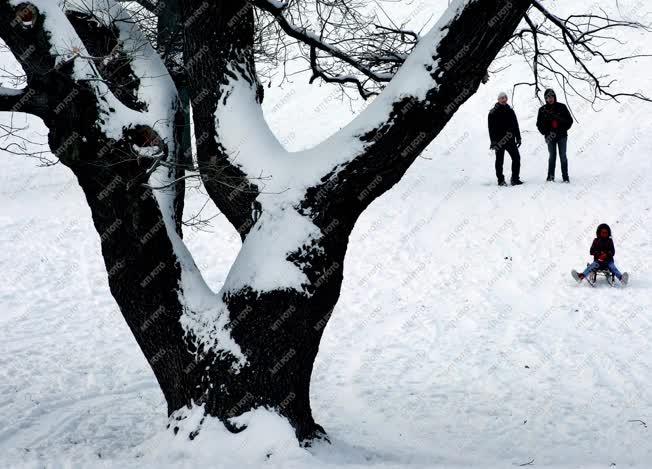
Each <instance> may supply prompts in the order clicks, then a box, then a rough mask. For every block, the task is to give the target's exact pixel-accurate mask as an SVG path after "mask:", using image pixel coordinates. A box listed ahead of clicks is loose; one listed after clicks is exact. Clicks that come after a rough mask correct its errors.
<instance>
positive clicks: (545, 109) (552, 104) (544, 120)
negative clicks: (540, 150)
mask: <svg viewBox="0 0 652 469" xmlns="http://www.w3.org/2000/svg"><path fill="white" fill-rule="evenodd" d="M544 98H545V99H546V104H544V105H543V106H541V108H540V109H539V115H538V117H537V128H538V129H539V132H541V134H542V135H544V136H545V137H546V144H547V145H548V154H549V158H548V178H547V181H554V180H555V164H556V163H557V148H559V159H560V160H561V175H562V178H563V179H564V182H570V179H569V178H568V158H567V156H566V147H567V143H568V130H569V129H570V128H571V127H572V126H573V117H572V116H571V114H570V112H569V110H568V107H566V105H565V104H563V103H559V102H557V95H556V94H555V92H554V90H551V89H547V90H546V92H545V93H544Z"/></svg>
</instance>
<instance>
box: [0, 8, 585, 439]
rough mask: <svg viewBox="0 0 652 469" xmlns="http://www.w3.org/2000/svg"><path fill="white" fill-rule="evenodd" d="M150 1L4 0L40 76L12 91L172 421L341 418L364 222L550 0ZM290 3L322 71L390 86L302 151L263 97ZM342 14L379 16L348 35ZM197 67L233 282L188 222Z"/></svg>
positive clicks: (2, 19) (0, 11)
mask: <svg viewBox="0 0 652 469" xmlns="http://www.w3.org/2000/svg"><path fill="white" fill-rule="evenodd" d="M138 4H139V6H138V7H137V9H138V8H141V9H142V12H140V13H138V12H136V13H135V12H134V9H133V8H132V6H130V5H128V4H127V6H125V5H121V4H116V3H113V1H112V0H98V1H88V2H83V1H82V0H76V1H72V0H71V1H67V2H66V3H65V5H64V6H63V7H61V6H60V5H59V4H58V3H57V2H55V1H48V0H32V2H30V3H18V2H17V1H16V0H0V37H1V38H2V39H3V40H4V41H5V43H6V44H7V45H8V47H9V48H10V49H11V51H12V52H13V54H14V56H15V57H16V58H17V60H18V61H19V62H20V64H21V66H22V67H23V70H24V71H25V75H26V79H25V83H26V84H25V87H24V88H23V89H21V90H19V91H8V90H2V91H1V94H2V97H1V98H0V110H2V111H9V112H11V111H18V110H20V111H22V112H27V113H31V114H34V115H36V116H39V117H40V118H42V119H43V121H44V122H45V124H46V125H47V127H48V128H49V146H50V148H51V149H52V152H53V153H54V154H55V155H56V156H57V158H59V159H60V161H61V162H62V163H63V164H65V165H66V166H68V167H69V168H70V169H71V170H72V171H73V172H74V174H75V175H76V177H77V179H78V181H79V184H80V186H81V188H82V189H83V191H84V193H85V195H86V200H87V202H88V205H89V207H90V209H91V213H92V216H93V222H94V225H95V228H96V230H97V232H98V234H99V236H100V239H101V244H102V255H103V257H104V262H105V265H106V270H107V272H108V278H109V285H110V288H111V293H112V294H113V296H114V298H115V300H116V302H117V303H118V305H119V307H120V309H121V311H122V313H123V315H124V317H125V319H126V321H127V323H128V325H129V327H130V328H131V330H132V332H133V334H134V336H135V338H136V340H137V342H138V344H139V345H140V347H141V349H142V351H143V353H144V355H145V357H146V358H147V360H148V362H149V363H150V365H151V366H152V369H153V370H154V373H155V375H156V377H157V379H158V381H159V384H160V386H161V389H162V391H163V394H164V395H165V398H166V400H167V403H168V412H169V415H170V416H171V419H172V422H174V419H182V418H184V416H185V415H186V413H187V412H188V409H190V408H193V407H197V406H201V407H202V411H203V412H205V413H206V414H207V415H210V416H215V417H218V418H219V419H221V420H222V421H223V422H224V424H225V425H226V426H227V427H228V428H230V429H232V430H234V431H236V430H238V429H237V428H235V426H234V425H233V424H232V423H231V421H230V418H231V417H234V416H236V415H239V414H241V413H243V412H246V411H248V410H250V409H252V408H255V407H258V406H267V407H269V408H273V409H276V411H277V412H279V413H280V414H281V415H283V416H285V417H286V418H287V419H288V420H289V422H290V423H291V424H292V425H293V427H294V428H295V430H296V433H297V437H298V438H299V439H301V440H304V441H310V440H311V439H314V438H318V437H323V436H324V435H325V434H324V431H323V429H322V428H321V427H320V426H319V425H318V424H317V423H315V421H314V420H313V417H312V412H311V409H310V400H309V387H310V376H311V373H312V367H313V362H314V359H315V356H316V354H317V352H318V349H319V343H320V339H321V336H322V333H323V331H324V327H325V326H326V324H327V323H328V320H329V317H330V315H331V313H332V311H333V309H334V307H335V305H336V303H337V300H338V298H339V294H340V288H341V284H342V279H343V265H344V257H345V254H346V249H347V244H348V239H349V235H350V233H351V230H352V229H353V227H354V224H355V222H356V220H357V218H358V217H359V216H360V214H361V213H362V212H363V211H364V210H365V208H366V207H367V206H368V205H369V204H370V203H371V202H372V201H373V200H374V199H376V198H377V197H378V196H380V195H381V194H383V193H384V192H386V191H387V190H389V189H390V188H391V187H392V186H393V185H394V184H396V183H397V182H398V181H399V180H400V179H401V177H402V176H403V174H404V173H405V171H406V170H407V169H408V167H409V166H410V165H411V163H412V162H413V161H414V160H415V159H416V158H417V157H418V156H419V154H420V153H421V152H422V151H423V149H424V148H425V147H426V146H427V145H428V144H429V143H430V142H431V141H432V140H433V139H434V138H435V137H436V136H437V135H438V134H439V132H441V130H442V129H443V128H444V127H445V125H446V124H447V123H448V121H449V120H450V119H451V117H452V116H453V115H454V114H455V112H456V111H457V109H458V108H459V107H460V106H461V105H462V104H463V103H464V102H465V101H466V100H467V99H468V98H469V97H470V96H472V95H473V94H474V93H475V92H476V90H477V89H478V87H479V85H480V83H481V82H482V80H483V79H484V77H485V76H486V74H487V69H488V68H489V66H490V64H491V63H492V61H493V60H494V58H495V57H496V56H497V54H498V53H499V52H500V51H501V49H503V47H504V46H505V45H506V44H507V43H508V42H509V41H510V40H511V39H512V37H513V35H514V32H515V30H516V28H517V27H518V25H519V24H520V23H521V21H522V20H523V19H524V17H525V15H526V13H527V12H528V10H529V9H530V7H531V5H532V2H531V1H530V0H512V1H511V2H504V1H502V0H482V1H477V0H472V1H468V0H456V1H454V2H452V4H451V5H450V6H449V7H448V9H447V10H446V11H445V13H444V14H443V16H442V18H441V19H440V20H439V21H438V22H437V23H436V24H435V25H434V26H433V27H432V28H431V29H430V30H429V31H428V32H427V33H425V34H423V35H420V34H417V33H412V32H410V31H406V30H405V29H404V25H393V26H383V25H381V24H376V19H375V17H373V16H372V17H370V18H368V17H363V15H362V14H357V13H355V12H353V13H350V12H347V10H346V8H347V5H349V2H338V1H334V2H321V3H320V4H319V5H317V6H316V7H315V9H314V12H315V13H316V14H317V16H318V18H320V20H321V21H322V26H321V33H320V34H315V33H314V32H313V31H311V30H309V29H308V28H307V25H306V23H302V22H301V15H300V13H301V12H302V11H305V10H301V9H299V10H298V11H299V13H295V14H294V16H291V15H290V14H289V11H290V10H289V8H290V6H289V4H286V3H283V2H280V1H277V0H255V1H254V2H253V3H250V2H247V1H245V0H229V1H214V2H206V1H202V0H179V1H176V2H175V1H171V2H166V4H165V5H166V6H165V8H166V9H167V10H166V11H167V12H168V13H169V14H174V15H176V16H175V17H176V18H181V21H180V22H176V23H175V22H170V21H169V18H168V21H166V22H163V21H161V19H160V17H159V16H160V15H161V14H162V13H161V11H158V10H157V9H158V8H159V5H158V4H157V3H154V2H153V1H151V0H140V1H139V2H138ZM303 5H304V6H305V5H306V4H305V3H304V4H303ZM299 6H301V5H299ZM139 14H140V15H144V16H143V17H138V15H139ZM147 15H154V16H156V17H158V21H159V22H158V23H157V26H156V28H155V29H150V31H152V32H154V31H155V37H156V39H151V36H150V40H148V39H147V37H146V36H145V35H144V34H143V32H142V30H141V29H140V27H139V23H143V22H147ZM265 15H266V16H265ZM297 15H299V16H297ZM152 20H153V21H154V20H155V19H154V18H152ZM272 22H273V23H274V24H275V25H277V26H276V27H277V28H278V30H280V31H283V32H284V33H286V34H287V35H288V36H289V37H291V38H293V40H296V41H299V42H300V43H301V44H303V46H302V47H306V48H307V50H308V53H307V57H306V60H308V61H309V63H310V68H311V70H312V74H313V77H316V78H320V79H323V80H326V81H334V82H336V83H339V84H340V85H345V86H347V85H351V86H354V87H355V88H356V89H358V90H359V92H360V93H361V94H363V95H364V96H369V95H371V94H372V93H379V94H378V96H376V98H375V99H374V100H373V102H371V103H370V104H369V106H368V107H367V108H366V109H365V110H364V111H363V112H362V113H361V114H360V115H359V116H358V117H357V118H356V119H354V120H353V121H352V122H351V123H350V124H349V125H348V126H347V127H345V128H344V129H342V130H341V131H339V132H338V133H337V134H335V135H334V136H332V137H331V138H329V139H327V140H326V141H324V142H322V143H320V144H318V145H316V146H315V147H313V148H311V149H308V150H305V151H301V152H296V153H289V152H287V151H286V150H285V149H284V148H283V147H282V145H281V144H280V143H279V142H278V140H277V139H276V137H275V136H274V134H273V133H272V132H271V130H270V129H269V127H268V126H267V124H266V122H265V119H264V117H263V113H262V110H261V101H262V99H263V87H262V85H261V83H260V81H259V78H258V75H257V70H256V63H255V60H256V57H257V56H258V55H257V54H260V53H261V52H260V48H258V47H257V46H256V44H257V41H258V40H259V38H260V37H261V30H260V28H271V25H272ZM338 22H342V24H344V25H345V27H344V28H343V29H344V31H351V30H353V29H355V28H356V27H357V26H359V25H366V26H365V27H366V28H367V30H368V31H370V30H373V31H376V33H375V36H372V37H371V38H370V39H369V40H368V42H360V41H362V39H360V38H359V37H357V36H355V37H354V38H353V39H350V41H348V42H347V41H346V40H342V41H340V44H335V42H334V41H333V40H332V39H333V37H334V36H333V34H335V29H336V28H337V26H338ZM176 24H181V27H182V31H178V30H177V28H176V26H175V25H176ZM369 28H371V29H369ZM574 34H576V33H574ZM417 40H418V42H417ZM152 41H154V42H156V44H155V45H156V49H155V48H154V47H152V45H151V42H152ZM179 41H182V42H181V43H180V44H179ZM342 44H344V45H342ZM361 44H362V45H361ZM364 44H367V45H368V47H366V46H364ZM179 45H180V47H179ZM374 48H376V49H375V50H374ZM268 50H269V49H268ZM272 50H276V49H272ZM279 50H280V49H279ZM409 51H411V53H410V54H409V55H408V54H407V52H409ZM267 54H270V55H273V54H274V53H273V52H272V53H269V52H267ZM346 70H355V72H354V73H353V74H352V75H351V76H350V77H349V78H351V80H350V81H349V80H348V79H347V74H346ZM180 86H183V87H186V89H187V90H188V94H189V97H190V100H191V103H192V109H193V116H194V125H195V143H196V148H197V155H196V159H197V161H196V166H194V167H192V168H190V169H193V170H196V171H198V173H199V175H200V176H201V178H202V180H203V183H204V185H205V188H206V190H207V192H208V194H209V196H210V198H211V200H212V201H213V202H214V203H215V205H216V206H217V207H218V208H219V210H220V211H221V212H222V213H223V214H224V215H225V216H226V218H227V219H228V220H229V221H230V223H231V224H232V225H233V226H234V227H235V228H236V230H237V231H238V232H239V233H240V235H241V237H242V240H243V245H242V249H241V251H240V253H239V255H238V257H237V259H236V260H235V262H234V264H233V266H232V268H231V270H230V272H229V274H228V276H227V279H226V281H225V283H224V285H223V286H222V288H221V289H220V291H219V292H217V293H215V292H212V291H211V290H210V289H209V288H208V286H207V285H206V283H205V282H204V280H203V278H202V276H201V273H200V271H199V269H198V268H197V267H196V265H195V263H194V261H193V259H192V257H191V255H190V253H189V251H188V250H187V248H186V247H185V245H184V242H183V239H182V229H181V215H182V211H183V196H184V181H185V179H186V174H185V171H186V170H187V169H188V168H189V165H188V161H187V160H188V158H187V154H186V152H185V151H184V146H183V144H182V143H180V142H181V141H182V139H183V135H182V134H183V132H184V129H185V128H186V127H187V116H184V112H185V111H186V109H185V107H184V106H183V104H182V99H180V97H179V92H178V89H179V87H180ZM381 88H383V90H382V92H381V91H380V90H381ZM216 249H219V240H216ZM190 436H191V437H192V434H191V435H190Z"/></svg>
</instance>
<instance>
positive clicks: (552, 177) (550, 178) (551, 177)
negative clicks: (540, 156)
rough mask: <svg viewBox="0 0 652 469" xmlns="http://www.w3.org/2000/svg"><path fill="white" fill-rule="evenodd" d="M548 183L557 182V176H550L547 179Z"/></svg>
mask: <svg viewBox="0 0 652 469" xmlns="http://www.w3.org/2000/svg"><path fill="white" fill-rule="evenodd" d="M546 182H555V176H548V179H546Z"/></svg>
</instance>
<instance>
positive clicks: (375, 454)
mask: <svg viewBox="0 0 652 469" xmlns="http://www.w3.org/2000/svg"><path fill="white" fill-rule="evenodd" d="M566 3H567V4H566ZM583 3H584V2H581V1H579V0H573V1H568V2H565V5H564V6H563V8H564V10H571V9H572V8H573V7H574V6H575V7H576V6H577V5H582V4H583ZM641 5H642V3H641V2H637V1H635V0H627V1H622V0H621V2H620V8H621V10H623V13H625V14H629V15H632V16H637V17H639V18H644V17H645V15H648V16H649V14H650V12H649V11H645V9H648V10H649V6H645V7H644V6H641ZM440 10H441V7H431V6H429V5H427V4H426V2H422V3H420V4H417V3H411V4H409V6H408V7H404V8H403V11H401V8H400V7H399V6H397V8H396V12H397V15H399V14H400V15H403V17H409V16H410V15H413V16H414V15H417V14H418V15H419V16H423V17H427V16H428V15H429V12H430V11H432V12H433V14H435V16H436V15H437V14H438V13H439V11H440ZM622 39H624V40H626V41H627V44H628V47H630V48H631V49H633V50H635V49H637V48H639V49H640V50H647V49H649V45H648V40H649V37H647V38H646V37H645V36H642V35H640V34H639V33H636V32H632V33H631V34H630V35H628V36H626V37H625V36H623V38H622ZM650 70H652V62H651V61H650V60H649V59H648V60H647V61H646V60H645V59H639V60H637V61H636V63H633V64H631V65H629V66H622V67H621V68H620V70H619V72H618V73H619V74H620V75H622V77H623V78H624V79H625V80H626V81H624V82H623V83H622V86H623V87H627V88H628V89H635V90H644V91H646V92H647V93H648V94H650V93H652V78H651V77H650V73H649V72H650ZM526 73H527V69H526V68H525V67H524V66H523V65H518V64H514V65H513V66H512V67H510V68H508V69H507V70H505V71H503V72H501V73H500V75H498V76H495V77H493V78H492V80H491V81H490V82H489V83H488V84H486V85H484V86H483V87H482V88H481V89H480V91H479V93H478V94H477V95H475V96H474V97H473V98H471V100H470V101H469V102H468V103H467V104H465V105H464V106H463V107H462V108H461V109H460V111H459V112H458V113H457V114H456V115H455V117H454V119H453V121H452V122H451V124H450V125H449V126H448V127H447V129H446V131H445V132H444V133H443V134H442V135H441V136H440V137H439V138H438V139H437V140H436V141H435V142H434V143H433V144H432V145H431V146H430V147H429V149H428V150H427V152H426V153H424V155H423V158H421V159H419V160H418V161H417V162H416V163H415V164H414V166H413V167H412V168H411V169H410V170H409V171H408V173H407V175H406V176H405V178H404V179H403V180H402V181H401V182H400V183H399V184H398V185H397V186H396V187H395V188H394V189H393V190H392V191H391V192H390V193H388V194H387V195H385V196H384V197H382V199H380V200H378V201H377V202H375V203H374V204H373V205H372V206H371V207H370V208H369V210H368V211H367V212H366V213H365V214H364V215H363V217H362V218H361V219H360V220H359V222H358V224H357V227H356V230H355V232H354V234H353V237H352V240H351V244H350V249H349V252H348V257H347V259H346V265H345V281H344V286H343V291H342V297H341V300H340V302H339V305H338V307H337V309H336V310H335V312H334V314H333V317H332V319H331V321H330V322H329V324H328V326H327V329H326V332H325V335H324V339H323V341H322V346H321V349H320V353H319V355H318V357H317V362H316V365H315V370H314V374H313V385H312V402H313V410H314V413H315V418H316V420H317V421H318V422H319V423H320V424H322V425H323V426H324V427H325V428H326V430H327V431H328V433H329V435H330V437H331V438H332V444H331V445H326V444H323V445H318V446H317V447H315V448H313V449H311V450H310V451H309V452H308V451H306V450H303V449H300V448H297V447H296V445H295V441H294V440H293V438H292V435H291V430H290V428H289V427H288V426H287V425H284V424H283V422H279V421H278V420H277V419H275V418H274V417H272V416H270V415H267V414H265V413H261V414H260V415H258V416H256V419H255V425H253V424H252V426H251V428H250V429H251V431H248V432H245V434H242V435H236V436H234V435H226V434H225V433H224V431H223V430H221V429H220V428H218V427H217V426H216V427H215V428H213V429H210V428H209V429H207V430H206V431H205V432H203V433H202V434H201V435H200V437H199V438H198V439H197V440H196V441H194V442H193V443H185V444H182V443H181V442H179V441H171V438H170V436H169V434H168V433H167V432H163V431H162V429H163V428H164V426H165V424H166V416H165V412H166V407H165V404H164V401H163V398H162V395H161V394H160V391H159V388H158V386H157V383H156V381H155V379H154V376H153V374H152V372H151V371H150V369H149V367H148V365H147V363H146V362H145V359H144V357H143V356H142V354H141V352H140V351H139V349H138V347H137V345H136V343H135V341H134V339H133V337H132V335H131V333H130V332H129V330H128V328H127V325H126V324H125V322H124V320H123V319H122V316H121V315H120V312H119V311H118V308H117V306H116V304H115V302H114V300H113V298H112V297H111V295H110V292H109V289H108V284H107V280H106V272H105V270H104V267H103V263H102V259H101V256H100V245H99V239H98V237H97V234H96V233H95V231H94V229H93V226H92V223H91V219H90V212H89V209H88V208H87V206H86V204H85V202H84V199H83V195H82V192H81V190H80V189H79V187H78V186H77V185H76V182H75V181H74V178H73V177H72V173H70V172H69V171H68V170H67V169H66V168H64V167H63V166H60V165H57V166H54V167H49V168H38V167H37V162H36V161H34V160H30V159H22V158H19V157H15V156H12V155H10V154H0V159H1V160H2V167H3V171H2V173H1V174H2V176H1V177H0V207H1V208H0V221H1V222H2V224H3V230H2V231H1V232H0V240H1V242H2V246H3V247H4V249H2V250H1V251H0V276H1V278H2V282H1V283H0V311H1V314H0V455H1V456H0V467H53V468H54V467H56V468H58V467H75V468H77V467H84V468H89V467H117V466H121V467H134V468H135V467H198V466H201V465H202V464H203V465H204V466H205V467H225V468H236V467H283V468H290V467H293V468H294V467H297V468H299V467H301V468H315V467H329V468H336V467H337V468H340V467H343V468H361V467H382V468H390V467H391V468H424V467H442V468H443V467H463V466H464V467H466V466H472V467H478V468H488V467H512V466H515V465H516V466H518V465H519V464H525V463H528V462H530V461H531V460H534V462H533V463H532V467H553V466H554V467H609V466H610V465H612V464H615V465H616V467H638V468H648V467H650V466H652V438H651V437H650V433H649V432H650V430H649V428H648V427H647V426H646V425H644V424H643V422H645V423H648V422H651V423H652V356H651V355H650V353H649V335H650V334H649V333H650V328H651V327H652V319H651V318H650V312H651V311H652V308H651V306H652V277H651V275H652V266H651V265H650V259H652V238H651V237H650V231H649V225H650V223H652V211H651V210H652V191H651V190H650V182H651V181H650V177H651V176H652V160H651V159H650V152H651V151H652V136H651V135H650V129H651V128H652V117H650V111H651V110H652V106H651V105H649V104H645V103H641V102H636V101H623V102H622V103H613V102H612V103H607V104H602V105H600V107H599V109H597V110H592V109H591V107H590V106H587V105H586V104H583V103H582V102H581V101H580V100H573V99H571V100H570V104H571V105H572V107H573V111H574V113H575V115H576V117H577V120H578V122H577V123H576V125H575V127H574V128H573V129H572V131H571V135H570V138H569V164H570V177H571V181H572V184H570V185H565V184H559V183H545V182H544V180H545V176H546V169H547V166H546V165H547V151H546V148H545V146H544V144H543V140H542V137H541V136H540V135H539V134H538V132H537V131H536V127H535V125H534V124H535V120H536V111H537V108H538V102H537V101H536V100H534V99H530V97H529V96H528V95H529V94H531V92H530V90H529V89H525V88H519V89H518V94H517V96H516V99H515V110H516V112H517V114H518V116H519V118H520V120H521V127H522V130H523V136H524V137H523V138H524V143H523V146H522V147H521V154H522V157H523V160H522V168H523V169H522V173H521V177H522V179H523V180H524V181H525V184H524V185H523V186H520V187H507V188H499V187H497V186H496V185H495V181H494V175H493V155H492V153H491V152H490V151H489V149H488V147H489V141H488V136H487V130H486V114H487V112H488V110H489V108H490V107H491V106H492V104H493V102H494V101H495V97H496V95H497V94H498V92H499V91H501V90H506V91H508V92H510V95H511V89H512V86H513V84H514V83H516V82H520V81H524V80H523V77H524V76H525V75H524V74H526ZM338 96H339V95H338V93H337V92H336V91H335V90H334V89H333V88H329V87H326V86H325V87H321V88H318V87H315V86H309V85H307V84H306V83H304V80H299V79H295V80H294V82H293V83H290V84H287V85H285V86H284V88H283V89H278V88H272V89H270V90H268V97H267V98H266V103H265V106H266V112H267V117H268V119H269V121H270V124H271V125H272V127H273V128H274V130H275V131H276V132H277V134H278V135H279V136H280V140H281V141H282V142H283V143H284V144H285V145H286V146H288V147H289V148H291V149H299V148H304V147H307V146H309V145H311V144H314V143H315V142H316V141H319V140H322V139H324V138H325V137H327V136H328V135H329V134H330V133H332V132H333V131H335V130H337V128H338V127H341V126H343V125H344V124H346V122H347V120H348V119H350V117H351V111H350V108H349V104H348V102H341V101H340V100H339V97H338ZM359 105H360V104H359V103H354V105H353V106H354V107H356V106H359ZM0 118H1V119H2V120H3V122H6V121H7V120H8V119H9V118H10V117H9V116H6V115H3V116H2V117H0ZM13 119H14V124H21V123H22V124H29V125H30V132H31V135H32V136H33V138H34V139H36V140H39V141H43V139H44V136H45V134H46V130H45V129H44V128H43V127H42V125H40V124H39V123H38V122H36V121H34V120H31V119H30V120H26V118H25V117H24V116H22V115H16V116H13ZM0 153H1V152H0ZM507 161H509V158H507ZM506 171H507V174H509V170H508V163H507V162H506ZM204 200H205V199H204V196H203V195H202V194H201V193H199V192H198V191H194V192H193V193H192V194H191V200H190V202H189V208H188V209H187V212H186V213H187V214H191V213H193V210H198V209H199V208H200V207H201V206H202V205H203V203H204ZM208 215H210V214H208ZM600 222H607V223H609V224H610V225H611V227H612V230H613V236H614V241H615V244H616V250H617V253H616V260H617V263H618V265H619V266H620V267H621V270H623V271H625V270H626V271H629V272H630V273H631V275H632V281H631V284H630V286H628V287H627V288H626V289H621V288H620V287H618V288H610V287H608V286H607V285H606V284H600V285H599V286H598V288H595V289H591V288H589V287H588V286H587V285H581V286H578V285H577V284H576V283H575V282H574V281H573V279H572V278H571V277H570V275H569V271H570V270H571V269H572V268H580V267H583V266H584V265H585V263H586V262H587V261H588V260H589V256H588V249H589V246H590V243H591V241H592V239H593V237H594V232H595V228H596V226H597V225H598V223H600ZM211 230H212V232H211V233H205V232H196V231H189V232H188V233H187V235H186V237H187V239H188V244H189V246H190V248H191V249H192V251H193V254H194V255H195V258H196V259H197V260H198V262H199V263H200V266H201V268H202V270H203V271H204V272H205V275H206V278H207V280H208V281H209V282H210V283H211V286H213V287H217V286H218V285H220V284H221V283H222V282H223V281H224V277H225V275H226V273H227V271H228V268H229V266H230V264H231V262H232V261H233V259H234V258H235V256H236V254H237V250H238V248H239V245H240V242H239V239H238V237H237V235H236V233H235V231H234V230H233V229H232V228H231V226H230V225H228V223H227V222H226V220H224V219H223V218H219V217H218V218H216V219H215V220H214V224H213V226H212V227H211ZM270 452H271V453H273V456H272V457H271V459H270V460H266V454H268V453H270Z"/></svg>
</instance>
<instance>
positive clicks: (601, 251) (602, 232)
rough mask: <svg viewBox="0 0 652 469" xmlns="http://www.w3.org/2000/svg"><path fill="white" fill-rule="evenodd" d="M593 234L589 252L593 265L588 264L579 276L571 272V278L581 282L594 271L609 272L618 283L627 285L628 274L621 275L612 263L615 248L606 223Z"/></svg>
mask: <svg viewBox="0 0 652 469" xmlns="http://www.w3.org/2000/svg"><path fill="white" fill-rule="evenodd" d="M595 234H596V238H595V239H594V240H593V244H591V250H590V254H591V255H592V256H593V263H591V264H589V265H588V266H587V267H586V269H585V270H584V272H582V273H581V274H580V273H577V272H576V271H575V270H573V272H572V273H573V277H574V278H575V280H577V281H578V282H581V281H582V280H584V279H585V278H587V277H588V276H589V274H591V273H592V272H595V271H596V270H609V272H611V273H612V274H614V275H615V276H616V278H617V279H618V280H620V283H622V284H623V285H627V281H628V280H629V274H628V273H627V272H625V273H624V274H621V273H620V271H619V270H618V267H616V263H615V262H614V254H616V248H615V247H614V242H613V240H612V239H611V228H609V225H607V224H606V223H602V224H601V225H600V226H598V229H597V230H596V231H595Z"/></svg>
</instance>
